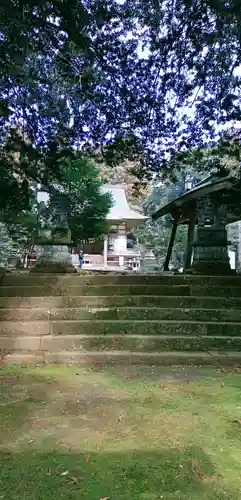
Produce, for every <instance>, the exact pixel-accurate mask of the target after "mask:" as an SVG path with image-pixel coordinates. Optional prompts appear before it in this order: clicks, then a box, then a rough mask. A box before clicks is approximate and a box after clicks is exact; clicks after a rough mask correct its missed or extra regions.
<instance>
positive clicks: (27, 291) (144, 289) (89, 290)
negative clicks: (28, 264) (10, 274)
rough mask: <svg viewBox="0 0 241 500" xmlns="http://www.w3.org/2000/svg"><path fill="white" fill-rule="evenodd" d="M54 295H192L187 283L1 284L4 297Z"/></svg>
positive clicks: (0, 293) (0, 292)
mask: <svg viewBox="0 0 241 500" xmlns="http://www.w3.org/2000/svg"><path fill="white" fill-rule="evenodd" d="M52 295H72V296H88V295H95V296H98V295H102V296H113V295H169V296H170V295H180V296H188V295H190V289H189V287H188V286H187V285H183V286H182V285H176V286H175V287H173V286H170V285H163V286H159V285H146V286H142V285H133V286H131V285H117V286H112V285H106V286H99V285H84V286H74V285H73V286H66V287H64V286H62V285H60V284H57V283H56V284H52V285H48V286H47V285H43V286H32V285H29V286H27V285H26V286H18V287H16V286H1V287H0V296H2V297H38V296H39V297H41V296H52Z"/></svg>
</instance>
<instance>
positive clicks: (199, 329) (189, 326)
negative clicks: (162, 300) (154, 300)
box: [0, 320, 241, 336]
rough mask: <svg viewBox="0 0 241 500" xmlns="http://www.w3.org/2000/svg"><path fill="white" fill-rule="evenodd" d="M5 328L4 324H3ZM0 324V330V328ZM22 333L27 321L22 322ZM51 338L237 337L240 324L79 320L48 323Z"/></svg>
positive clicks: (239, 332) (240, 332)
mask: <svg viewBox="0 0 241 500" xmlns="http://www.w3.org/2000/svg"><path fill="white" fill-rule="evenodd" d="M3 323H4V324H5V325H7V324H8V322H7V321H5V322H3ZM3 323H0V329H1V327H2V325H3ZM9 323H10V322H9ZM25 325H26V331H29V330H28V322H25ZM51 333H52V334H53V335H78V334H86V335H91V334H93V335H98V334H99V335H101V334H104V335H105V334H121V335H127V334H129V335H191V336H192V335H206V334H207V335H224V336H225V335H229V336H232V335H234V336H241V323H222V324H216V323H207V322H206V323H204V322H203V323H202V322H195V321H193V322H192V321H160V320H155V321H154V320H151V321H150V320H146V321H143V320H139V321H136V320H130V321H122V320H114V321H112V320H109V321H108V320H99V321H93V320H83V321H52V322H51Z"/></svg>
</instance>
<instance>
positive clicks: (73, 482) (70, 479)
mask: <svg viewBox="0 0 241 500" xmlns="http://www.w3.org/2000/svg"><path fill="white" fill-rule="evenodd" d="M78 482H79V481H78V479H77V477H75V476H70V478H69V481H68V483H69V484H78Z"/></svg>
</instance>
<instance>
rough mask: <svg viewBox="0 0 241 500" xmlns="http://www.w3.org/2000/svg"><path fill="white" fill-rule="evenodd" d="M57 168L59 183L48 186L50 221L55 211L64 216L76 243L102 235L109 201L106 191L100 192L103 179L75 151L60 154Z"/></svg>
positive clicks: (89, 162) (90, 163) (91, 165)
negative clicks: (66, 154) (68, 153)
mask: <svg viewBox="0 0 241 500" xmlns="http://www.w3.org/2000/svg"><path fill="white" fill-rule="evenodd" d="M57 167H58V168H59V170H60V172H61V184H59V185H51V186H49V187H48V194H49V201H48V204H47V215H50V219H51V220H52V219H53V217H52V215H54V212H58V213H57V216H60V219H62V217H61V214H62V215H63V218H64V219H66V224H67V225H68V227H69V228H70V229H71V240H72V241H73V243H74V244H75V245H77V244H78V242H82V241H83V240H88V239H91V238H98V237H99V236H101V235H103V234H104V233H105V232H106V230H107V229H106V215H107V213H108V210H109V208H110V207H111V203H112V200H111V197H110V195H109V194H106V193H104V192H102V191H101V186H102V184H103V182H102V181H101V179H100V172H99V170H98V168H97V167H96V165H95V164H94V162H93V161H90V160H88V159H86V158H82V157H81V156H79V155H78V154H77V153H75V154H73V155H71V156H66V157H61V159H59V165H57ZM55 215H56V214H55Z"/></svg>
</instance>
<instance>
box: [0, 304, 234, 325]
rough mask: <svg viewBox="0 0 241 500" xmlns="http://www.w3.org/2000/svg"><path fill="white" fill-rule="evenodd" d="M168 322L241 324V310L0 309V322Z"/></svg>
mask: <svg viewBox="0 0 241 500" xmlns="http://www.w3.org/2000/svg"><path fill="white" fill-rule="evenodd" d="M153 319H155V320H161V321H162V320H169V321H173V320H175V321H183V320H184V321H199V322H203V321H210V322H218V323H219V322H227V321H228V322H231V323H237V322H240V323H241V309H203V308H185V309H183V308H175V309H174V308H171V309H166V308H164V307H119V308H117V307H115V308H114V307H112V308H111V307H102V308H96V307H95V308H93V307H89V308H83V307H82V308H80V307H75V308H71V307H68V308H52V309H51V308H41V307H36V308H20V309H16V308H5V309H4V308H2V309H0V322H1V321H48V320H49V321H52V320H53V321H62V320H69V321H76V320H93V321H95V320H113V321H115V320H123V321H125V320H143V321H146V320H153Z"/></svg>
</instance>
